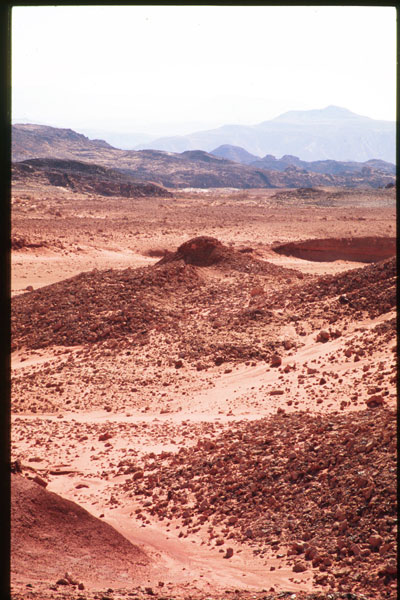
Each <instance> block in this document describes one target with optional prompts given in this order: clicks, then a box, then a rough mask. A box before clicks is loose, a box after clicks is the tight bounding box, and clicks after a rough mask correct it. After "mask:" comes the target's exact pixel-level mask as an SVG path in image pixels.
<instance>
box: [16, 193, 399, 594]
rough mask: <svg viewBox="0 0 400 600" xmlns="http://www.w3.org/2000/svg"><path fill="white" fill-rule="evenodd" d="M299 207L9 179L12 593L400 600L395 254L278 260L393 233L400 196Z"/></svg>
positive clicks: (266, 200)
mask: <svg viewBox="0 0 400 600" xmlns="http://www.w3.org/2000/svg"><path fill="white" fill-rule="evenodd" d="M288 198H289V199H287V200H284V201H283V200H280V201H279V203H278V202H277V200H276V199H274V191H273V190H262V191H260V190H249V191H246V192H243V191H240V192H239V191H234V190H222V191H209V192H201V193H200V192H195V191H191V192H179V193H176V194H175V198H172V199H162V200H160V199H159V198H157V199H153V198H148V199H143V198H141V199H137V200H127V199H123V198H118V199H115V198H108V199H105V198H96V197H93V196H90V195H86V196H85V195H79V194H71V193H69V194H68V193H67V192H66V191H65V190H62V189H59V188H49V187H48V188H42V189H41V188H39V189H34V188H32V189H24V190H23V189H18V188H16V189H14V200H13V238H14V242H15V243H14V248H15V250H14V251H13V254H12V268H13V273H12V293H13V296H14V301H13V316H14V318H13V331H14V334H13V349H14V351H13V354H12V376H13V391H12V412H13V425H12V458H13V460H18V461H19V463H20V465H21V470H22V475H23V476H25V477H28V478H30V479H33V478H35V477H39V478H40V480H41V483H42V486H41V485H40V483H31V484H29V485H30V487H29V486H25V487H23V486H22V487H21V485H22V484H21V483H19V485H18V486H17V487H16V486H13V488H14V490H15V497H16V498H19V499H20V500H19V501H18V502H16V505H15V506H16V508H15V521H14V530H13V531H14V534H15V536H19V537H16V538H15V539H18V542H16V543H15V545H14V548H15V550H14V553H13V568H12V587H13V594H14V596H13V597H14V598H15V599H22V598H43V599H45V598H71V599H72V598H78V597H82V598H87V599H88V600H89V599H90V600H91V599H92V598H95V597H97V598H114V599H118V598H128V597H131V598H150V597H158V598H168V599H172V598H173V599H175V598H176V599H178V598H179V599H184V598H189V597H191V598H193V599H197V598H204V599H205V598H269V599H271V600H275V598H278V597H279V598H283V597H287V598H293V599H294V598H296V599H297V600H301V598H305V597H309V598H311V597H312V596H311V594H314V596H313V597H314V598H321V599H322V598H328V597H329V594H331V596H330V597H331V598H339V597H346V596H345V594H350V593H352V594H354V595H355V597H356V598H358V597H361V596H360V594H363V595H364V596H366V597H368V598H377V599H381V598H395V597H396V591H395V590H396V572H397V571H396V567H395V566H394V565H395V562H394V561H395V551H396V546H395V539H396V531H397V526H396V515H395V500H396V496H395V468H394V458H395V429H394V419H395V407H396V398H395V378H396V364H395V350H396V341H395V331H396V329H395V322H396V314H395V302H394V290H395V281H394V263H393V261H391V260H390V259H388V260H387V261H386V262H385V263H383V266H382V265H379V266H378V265H374V264H370V265H365V263H362V262H353V261H343V260H337V261H333V262H332V261H331V262H321V261H320V262H313V261H310V260H302V259H300V258H296V257H292V256H283V255H278V254H276V253H274V252H273V250H272V247H273V246H274V245H277V244H278V243H281V244H283V243H287V242H292V241H293V242H294V241H301V240H310V239H325V238H329V239H339V238H352V237H362V236H373V237H378V238H379V237H381V238H382V237H383V238H385V237H393V236H394V235H395V221H394V217H395V209H394V193H393V191H391V190H385V191H374V192H368V193H363V192H352V193H351V195H350V197H349V196H348V195H345V194H344V196H343V202H340V201H339V200H340V198H339V199H338V200H337V205H336V206H330V207H327V206H323V205H319V204H318V201H317V200H314V201H313V202H314V203H311V204H310V203H306V202H304V201H303V200H301V199H300V198H298V199H297V201H296V197H295V196H293V194H292V195H291V194H289V195H288ZM57 214H58V215H60V216H56V215H57ZM196 236H210V237H212V238H216V239H217V240H219V242H221V244H222V245H223V246H222V248H223V252H222V255H221V256H222V258H221V260H219V261H217V262H215V261H210V262H208V263H207V264H206V266H199V265H197V264H194V265H193V261H189V262H191V263H192V264H188V262H187V260H186V259H185V257H184V256H183V257H182V253H181V255H179V256H177V257H176V258H177V260H176V261H174V260H172V261H171V260H169V261H164V262H165V264H161V265H157V266H156V263H157V262H158V261H159V260H160V258H162V257H163V256H164V253H165V251H166V250H167V251H169V253H170V254H168V255H167V256H168V257H169V258H170V259H171V257H172V258H174V256H173V255H172V254H171V253H173V252H174V251H175V250H176V249H177V248H178V247H179V246H181V244H183V243H184V242H186V241H187V240H189V239H191V238H194V237H196ZM32 244H33V246H32ZM218 247H219V246H218ZM178 254H179V253H178ZM265 261H267V262H265ZM137 268H139V269H140V270H139V271H136V269H137ZM127 269H130V270H128V271H127ZM349 269H350V271H349V274H347V275H343V276H342V275H341V274H342V273H344V272H345V271H348V270H349ZM364 269H366V270H364ZM82 272H83V273H84V275H79V274H80V273H82ZM66 279H68V281H65V280H66ZM54 284H56V285H54ZM27 286H32V287H33V291H32V290H26V288H27ZM46 286H48V287H46ZM339 298H342V300H340V299H339ZM343 298H344V299H343ZM78 314H79V316H76V315H78ZM74 315H75V317H74ZM321 331H322V332H325V333H321ZM276 357H278V358H276ZM344 443H345V444H346V446H343V444H344ZM310 465H311V466H312V465H315V466H312V467H311V470H310ZM17 468H18V467H17ZM190 469H192V470H190ZM261 474H263V475H262V476H261ZM15 477H17V478H20V477H21V475H15ZM19 481H21V480H20V479H19ZM46 484H47V487H46V489H45V488H44V487H43V486H44V485H46ZM327 486H328V489H329V490H330V491H329V494H327V493H326V488H327ZM21 490H22V491H23V494H25V495H23V494H22V491H21ZM47 491H51V492H55V493H56V494H58V495H59V496H61V499H60V500H59V502H60V503H61V502H62V500H63V499H66V500H70V501H73V502H75V503H77V504H78V505H79V506H80V507H82V508H84V509H86V510H87V511H89V513H90V515H92V516H93V517H94V518H97V519H101V522H102V523H103V524H105V523H108V524H109V525H111V526H112V527H113V528H114V529H115V531H113V533H112V534H111V533H110V537H111V538H112V537H113V536H117V535H118V534H117V532H119V533H120V534H122V535H123V536H124V538H126V540H127V541H126V544H127V545H126V549H125V550H126V552H127V553H128V554H129V553H131V554H130V556H131V558H130V559H129V560H130V562H129V560H128V559H126V572H125V575H124V572H123V571H121V569H123V563H124V559H123V557H122V555H121V554H118V552H117V551H115V553H114V552H113V551H110V552H108V555H107V557H106V558H105V556H104V552H103V550H104V549H106V548H107V545H106V542H105V539H104V538H101V537H100V535H101V531H102V529H101V526H100V525H97V524H96V523H98V522H99V521H96V520H93V521H90V519H89V520H88V521H87V523H88V525H87V527H88V532H90V535H89V533H88V535H87V536H86V541H85V540H82V539H81V540H80V539H79V535H77V532H78V531H79V530H80V529H83V528H82V527H81V524H82V521H81V519H82V518H83V517H82V516H80V515H81V514H82V513H80V512H79V510H78V509H75V508H74V509H73V512H74V511H75V512H74V514H77V515H78V516H77V517H74V518H75V522H76V526H75V527H74V525H73V523H72V521H71V520H68V519H67V518H65V519H64V518H63V517H61V516H60V517H59V518H60V520H59V521H58V522H56V521H54V520H52V519H50V517H49V514H48V507H49V502H50V501H49V500H46V501H43V502H41V503H38V502H36V504H35V497H36V496H37V494H39V492H40V494H43V493H44V492H47ZM214 496H215V499H214V500H212V502H211V499H212V498H213V497H214ZM22 498H23V499H24V500H23V502H21V499H22ZM46 498H47V497H46ZM52 498H53V501H54V502H57V500H56V498H57V496H53V497H52ZM32 502H33V504H34V505H35V507H34V508H35V509H33V508H32V510H31V511H30V516H29V514H25V513H27V512H28V511H27V509H26V506H28V504H29V503H32ZM32 506H33V505H32ZM357 511H358V512H357ZM314 512H315V518H313V513H314ZM84 514H85V519H88V517H87V516H86V515H87V513H84ZM307 515H308V516H307ZM68 518H69V519H72V517H71V516H70V517H68ZM85 522H86V521H85ZM57 523H59V525H57ZM21 524H22V525H23V526H22V525H21ZM50 525H51V527H50ZM68 531H70V532H71V535H69V534H68ZM110 531H112V530H110ZM246 532H247V533H246ZM72 533H73V535H72ZM97 534H98V536H99V537H97V538H96V535H97ZM218 540H221V542H219V541H218ZM129 542H130V544H129ZM85 544H86V546H85ZM124 544H125V542H123V543H122V546H123V545H124ZM296 544H297V545H296ZM351 544H353V546H352V545H351ZM50 546H51V548H52V550H51V551H50V549H49V547H50ZM78 547H80V548H81V551H82V553H83V554H82V556H83V558H81V559H80V561H79V563H78V561H77V560H76V559H77V557H78V555H79V551H78ZM17 548H18V549H17ZM85 548H86V550H85ZM100 549H102V552H100ZM228 549H231V551H232V555H231V551H229V552H227V550H228ZM121 552H122V550H121ZM135 553H136V554H135ZM138 553H142V554H140V557H141V558H138V556H139V554H138ZM307 553H308V554H307ZM106 554H107V552H106ZM46 555H48V563H47V562H46ZM135 557H136V558H135ZM143 557H144V558H143ZM316 557H319V558H318V559H317V558H316ZM135 560H136V561H137V562H136V563H135ZM74 561H75V562H74ZM140 562H141V563H143V564H141V565H138V563H140ZM89 563H90V564H91V565H92V567H91V568H89V566H88V565H89ZM74 564H75V565H76V567H75V569H74ZM135 564H136V566H135ZM296 564H297V566H296ZM78 565H79V568H78ZM129 565H130V566H129ZM128 566H129V568H128ZM66 571H68V573H69V574H70V576H71V577H70V579H72V581H76V582H77V583H75V584H74V583H71V581H69V580H68V579H67V582H66V583H65V584H57V581H59V580H60V579H62V578H64V579H65V572H66ZM78 583H82V584H83V586H84V589H83V590H79V589H78ZM284 592H287V595H283V593H284ZM318 594H319V595H318ZM335 594H336V595H335ZM340 594H343V596H340ZM347 597H350V596H347Z"/></svg>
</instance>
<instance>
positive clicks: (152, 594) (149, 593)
mask: <svg viewBox="0 0 400 600" xmlns="http://www.w3.org/2000/svg"><path fill="white" fill-rule="evenodd" d="M144 591H145V592H146V594H148V595H149V596H154V590H153V588H151V587H145V588H144Z"/></svg>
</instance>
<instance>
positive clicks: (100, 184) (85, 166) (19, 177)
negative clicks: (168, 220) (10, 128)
mask: <svg viewBox="0 0 400 600" xmlns="http://www.w3.org/2000/svg"><path fill="white" fill-rule="evenodd" d="M12 176H13V180H14V181H23V182H25V183H33V182H36V183H41V184H50V185H54V186H59V187H65V188H68V189H71V190H73V191H74V192H80V193H82V192H90V193H95V194H100V195H101V196H123V197H127V198H133V197H138V196H161V197H166V196H169V197H171V196H172V194H171V192H169V191H168V190H166V189H165V188H163V187H161V186H159V185H157V184H154V183H149V182H141V181H137V180H136V179H134V178H133V177H132V176H130V175H127V174H126V173H123V172H121V171H119V170H117V169H108V168H107V167H102V166H100V165H94V164H90V163H83V162H80V161H76V160H63V159H57V158H34V159H30V160H26V161H23V162H20V163H15V164H14V165H13V167H12Z"/></svg>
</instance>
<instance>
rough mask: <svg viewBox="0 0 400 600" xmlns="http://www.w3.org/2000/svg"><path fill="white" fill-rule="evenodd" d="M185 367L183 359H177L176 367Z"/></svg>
mask: <svg viewBox="0 0 400 600" xmlns="http://www.w3.org/2000/svg"><path fill="white" fill-rule="evenodd" d="M182 367H183V361H182V360H176V361H175V369H181V368H182Z"/></svg>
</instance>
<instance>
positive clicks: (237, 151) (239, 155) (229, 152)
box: [210, 144, 260, 165]
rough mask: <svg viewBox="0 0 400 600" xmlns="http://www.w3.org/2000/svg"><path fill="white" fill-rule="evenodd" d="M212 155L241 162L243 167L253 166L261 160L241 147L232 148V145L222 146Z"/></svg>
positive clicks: (212, 152)
mask: <svg viewBox="0 0 400 600" xmlns="http://www.w3.org/2000/svg"><path fill="white" fill-rule="evenodd" d="M210 154H214V156H219V157H220V158H226V159H228V160H233V161H234V162H239V163H241V164H242V165H251V164H252V163H254V162H255V161H257V160H260V157H259V156H256V155H255V154H250V152H247V150H245V149H244V148H241V147H240V146H231V145H230V144H222V146H218V148H215V150H212V151H211V152H210Z"/></svg>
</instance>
